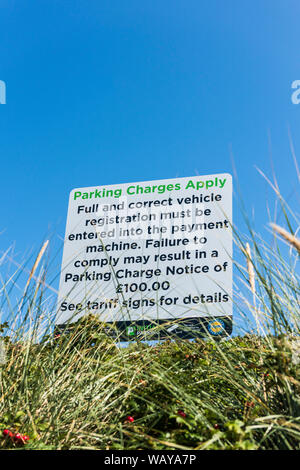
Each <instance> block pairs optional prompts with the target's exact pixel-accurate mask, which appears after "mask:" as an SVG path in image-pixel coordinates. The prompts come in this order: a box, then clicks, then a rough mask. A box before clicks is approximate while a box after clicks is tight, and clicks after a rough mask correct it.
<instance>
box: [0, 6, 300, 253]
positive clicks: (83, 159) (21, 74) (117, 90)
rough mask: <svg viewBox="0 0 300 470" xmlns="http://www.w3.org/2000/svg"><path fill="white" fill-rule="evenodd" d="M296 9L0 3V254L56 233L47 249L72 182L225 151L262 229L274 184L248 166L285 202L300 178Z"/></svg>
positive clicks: (61, 225)
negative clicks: (0, 97)
mask: <svg viewBox="0 0 300 470" xmlns="http://www.w3.org/2000/svg"><path fill="white" fill-rule="evenodd" d="M299 17H300V5H299V1H298V0H251V1H250V0H241V1H238V0H226V1H225V0H209V1H206V0H185V1H183V0H172V1H171V0H165V1H161V0H160V1H157V0H152V1H151V2H147V1H140V0H139V1H138V0H128V1H126V2H125V1H124V0H115V1H114V2H111V1H108V0H101V1H99V0H97V1H92V0H90V1H89V2H83V1H76V0H73V1H71V2H70V1H64V2H61V1H56V0H39V1H35V0H31V1H30V2H28V1H24V0H18V1H12V0H1V3H0V51H1V56H0V57H1V61H0V80H3V81H5V83H6V87H7V97H6V100H7V103H6V104H5V105H0V136H1V138H0V155H1V221H0V232H1V235H0V236H1V250H5V249H7V248H8V247H9V246H10V245H11V243H13V242H15V252H16V255H17V256H20V257H22V254H24V253H26V252H27V251H28V250H30V249H31V248H32V247H33V248H34V249H36V250H37V249H38V247H39V246H40V244H41V243H42V241H43V239H44V238H45V237H47V234H48V233H49V232H50V231H51V233H54V235H53V241H52V242H51V243H52V244H51V249H52V253H55V250H56V248H57V247H58V245H57V247H56V244H57V243H61V242H60V239H59V237H63V236H64V229H65V218H66V212H67V202H68V194H69V191H70V190H71V189H72V188H75V187H84V186H93V185H108V184H113V183H126V182H135V181H146V180H151V179H163V178H174V177H177V176H178V177H181V176H193V175H196V174H197V173H198V174H200V175H205V174H212V173H224V172H230V173H232V169H233V164H232V159H234V164H235V167H236V170H237V173H238V177H239V184H240V186H241V189H242V195H243V198H244V202H245V204H246V207H247V208H248V209H249V212H251V211H252V208H254V211H255V223H256V225H257V228H258V230H260V231H262V230H263V227H264V225H265V224H266V223H267V210H266V203H267V201H270V204H271V206H272V191H271V189H270V188H269V187H268V185H267V183H266V182H265V181H264V180H263V178H262V177H261V176H259V174H258V173H257V170H256V169H255V166H257V167H259V168H261V169H262V170H263V171H265V172H266V174H267V175H268V176H271V173H272V165H273V166H274V169H275V172H276V175H277V177H278V181H279V183H280V187H281V189H282V192H283V194H284V195H285V196H286V197H288V198H290V201H292V200H293V195H294V191H296V188H297V183H298V180H297V176H296V171H295V167H294V163H293V159H292V155H291V151H290V147H289V137H288V129H290V132H291V135H292V138H293V142H294V147H295V151H296V153H298V154H299V152H300V138H299V124H300V104H299V105H295V104H292V102H291V94H292V89H291V84H292V82H293V81H294V80H297V79H300V49H299V43H300V41H299V40H300V28H299ZM295 197H296V196H295ZM297 198H298V196H297ZM297 202H298V203H299V200H298V199H297ZM235 214H236V215H235V220H234V221H235V222H238V223H239V220H240V216H239V215H238V209H235ZM281 220H282V221H283V219H282V218H281ZM279 221H280V219H279ZM295 228H296V227H295Z"/></svg>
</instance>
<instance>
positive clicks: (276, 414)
mask: <svg viewBox="0 0 300 470" xmlns="http://www.w3.org/2000/svg"><path fill="white" fill-rule="evenodd" d="M284 209H285V208H284ZM273 229H274V239H273V241H272V244H271V245H267V244H266V242H265V241H264V240H262V239H261V238H260V237H259V236H258V235H256V234H255V233H253V231H252V230H251V229H250V230H249V236H248V237H247V238H244V237H240V236H239V234H238V233H235V245H236V250H238V252H239V253H240V255H241V256H240V257H239V258H238V259H239V262H238V261H236V260H235V270H236V275H235V286H234V289H235V294H234V302H235V310H236V314H235V321H236V319H237V318H240V319H242V321H244V322H245V321H246V319H248V320H249V319H250V320H251V321H250V326H251V325H252V326H251V328H252V330H251V329H250V330H249V331H250V332H248V333H247V334H243V335H241V334H237V335H236V336H233V337H232V338H224V339H222V340H217V339H214V338H213V337H209V338H207V339H206V340H203V339H197V340H195V341H194V342H190V341H182V340H181V341H180V340H178V341H174V342H171V341H165V342H164V343H162V344H157V345H155V346H150V345H147V344H145V343H143V342H135V343H132V344H130V346H129V347H127V348H119V347H117V346H116V344H115V343H114V342H113V340H112V339H110V338H109V337H108V336H107V335H106V334H105V332H104V329H103V326H104V325H102V324H101V323H100V322H99V320H98V319H97V318H94V317H85V318H83V319H81V320H79V321H78V322H77V323H76V324H74V325H73V327H72V328H71V329H70V331H69V332H68V333H67V334H62V335H61V336H57V337H56V338H53V336H52V335H51V334H50V331H49V335H44V336H43V338H42V340H39V341H36V339H37V335H36V334H37V331H38V329H39V327H40V326H41V321H42V319H41V318H42V314H44V316H46V317H47V315H45V309H46V307H45V301H44V298H43V295H44V291H43V288H44V286H45V271H43V270H41V271H40V272H39V274H38V275H37V272H34V271H36V269H37V266H38V263H39V261H40V259H41V257H42V256H43V254H44V251H45V246H46V245H44V246H43V248H42V250H41V252H40V254H39V256H38V257H37V259H36V262H35V263H34V264H33V271H31V273H30V276H29V280H28V281H27V282H26V286H25V291H26V292H25V293H24V294H23V295H22V296H21V299H19V300H18V302H17V306H16V307H13V306H12V305H11V301H10V300H9V299H10V297H9V290H10V283H11V282H12V281H11V279H12V278H9V280H8V281H6V282H4V283H3V286H2V290H1V294H2V305H6V306H7V308H8V309H10V311H11V317H10V322H9V323H7V324H3V325H2V327H1V332H0V333H1V336H2V340H4V343H5V351H2V359H1V358H0V359H1V360H2V365H0V429H1V433H2V431H3V430H4V429H7V430H10V431H11V432H13V433H17V432H19V433H21V434H22V435H28V436H29V440H28V441H27V442H26V443H24V442H22V441H20V440H19V441H18V440H15V439H12V438H11V437H9V436H7V437H5V436H0V448H6V449H10V448H25V449H110V450H111V449H220V450H222V449H300V418H299V416H300V398H299V397H300V393H299V392H300V358H299V354H300V344H299V325H300V322H299V318H300V315H299V277H298V274H297V261H298V255H299V252H300V242H299V240H298V239H297V238H296V237H295V236H294V232H293V230H292V227H291V224H290V222H289V220H288V219H287V228H286V229H281V228H278V227H277V226H274V227H273ZM278 237H279V238H280V240H279V238H278ZM282 242H284V243H286V244H287V245H281V243H282ZM43 250H44V251H43ZM14 312H17V313H16V317H14ZM18 318H19V319H18ZM20 319H21V320H20ZM43 321H44V322H46V323H47V318H46V320H45V319H44V320H43ZM48 326H49V327H50V329H51V324H49V325H48ZM4 355H5V357H4Z"/></svg>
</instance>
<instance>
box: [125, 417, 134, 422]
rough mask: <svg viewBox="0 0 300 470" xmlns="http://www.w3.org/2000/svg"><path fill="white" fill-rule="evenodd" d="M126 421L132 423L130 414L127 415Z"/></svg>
mask: <svg viewBox="0 0 300 470" xmlns="http://www.w3.org/2000/svg"><path fill="white" fill-rule="evenodd" d="M126 421H128V422H129V423H133V421H134V418H133V417H132V416H127V418H126Z"/></svg>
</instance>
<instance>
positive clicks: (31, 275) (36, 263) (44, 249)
mask: <svg viewBox="0 0 300 470" xmlns="http://www.w3.org/2000/svg"><path fill="white" fill-rule="evenodd" d="M48 243H49V240H46V241H45V243H44V244H43V246H42V248H41V250H40V252H39V254H38V255H37V257H36V260H35V262H34V265H33V267H32V270H31V271H30V274H29V278H28V280H27V282H26V286H25V290H24V292H26V290H27V287H28V286H29V283H30V281H31V279H32V277H33V275H34V273H35V271H36V270H37V267H38V265H39V263H40V261H41V259H42V256H43V254H44V253H45V251H46V248H47V246H48Z"/></svg>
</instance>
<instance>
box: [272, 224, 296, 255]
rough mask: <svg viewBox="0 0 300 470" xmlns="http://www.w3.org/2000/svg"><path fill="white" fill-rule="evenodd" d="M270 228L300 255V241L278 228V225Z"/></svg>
mask: <svg viewBox="0 0 300 470" xmlns="http://www.w3.org/2000/svg"><path fill="white" fill-rule="evenodd" d="M271 227H272V228H273V230H274V231H275V232H277V233H279V235H281V236H282V237H283V238H284V239H285V240H286V241H287V242H288V243H289V244H290V245H292V246H293V247H294V248H296V250H297V251H298V253H300V240H299V238H297V237H295V236H294V235H292V234H291V233H289V232H288V231H287V230H285V229H284V228H282V227H280V226H279V225H276V224H271Z"/></svg>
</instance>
